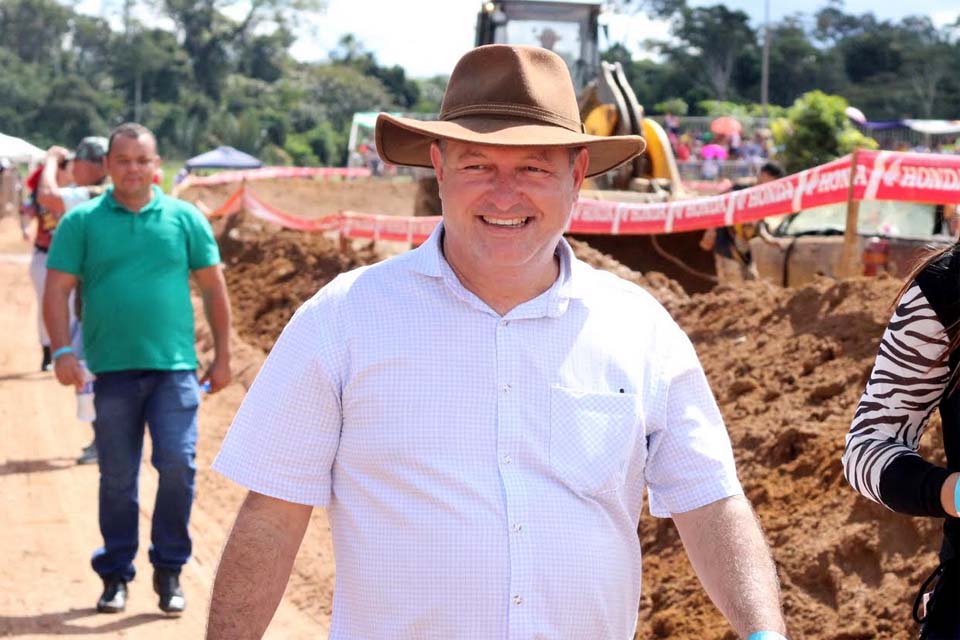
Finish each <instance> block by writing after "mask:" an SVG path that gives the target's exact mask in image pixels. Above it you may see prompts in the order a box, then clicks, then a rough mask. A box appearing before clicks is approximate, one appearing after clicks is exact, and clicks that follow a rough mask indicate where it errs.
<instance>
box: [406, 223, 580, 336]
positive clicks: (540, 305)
mask: <svg viewBox="0 0 960 640" xmlns="http://www.w3.org/2000/svg"><path fill="white" fill-rule="evenodd" d="M442 239H443V222H441V223H440V224H438V225H437V227H436V229H434V230H433V233H431V234H430V237H429V238H427V241H426V242H424V243H423V244H422V245H420V246H419V247H418V248H416V249H414V250H413V251H412V252H411V254H412V255H411V256H410V259H411V263H410V266H411V268H412V269H413V270H414V271H416V272H417V273H421V274H423V275H425V276H429V277H432V278H443V279H444V280H447V282H448V284H449V285H450V286H451V288H452V289H453V290H454V292H455V293H457V295H458V296H459V297H461V298H464V299H467V297H468V296H469V297H470V298H476V296H475V295H473V294H472V293H470V292H469V291H467V289H466V288H465V287H464V286H463V285H462V284H461V283H460V281H459V279H457V277H456V274H454V272H453V269H452V268H451V267H450V265H449V263H448V262H447V260H446V258H445V257H444V255H443V250H442V246H441V242H442ZM555 255H556V256H557V257H558V258H559V260H560V275H559V276H558V277H557V280H556V281H555V282H554V283H553V285H552V286H551V287H550V288H549V289H548V290H547V291H545V292H543V293H542V294H540V295H539V296H537V297H536V298H533V299H532V300H528V301H527V302H524V303H522V304H520V305H518V306H517V307H515V308H514V309H512V310H511V311H510V313H508V314H507V315H508V316H509V317H511V318H513V317H517V315H518V314H519V315H522V316H523V317H532V316H536V315H546V316H550V317H557V316H560V315H562V314H563V313H564V312H565V311H566V310H567V306H568V305H569V302H570V300H574V299H580V298H583V287H582V286H580V283H581V282H582V280H583V277H584V276H583V273H582V267H583V265H582V264H580V261H579V260H577V257H576V256H575V255H574V253H573V249H572V248H571V247H570V244H569V243H568V242H567V241H566V239H564V238H563V237H561V238H560V242H559V243H558V244H557V248H556V251H555ZM484 306H486V305H484Z"/></svg>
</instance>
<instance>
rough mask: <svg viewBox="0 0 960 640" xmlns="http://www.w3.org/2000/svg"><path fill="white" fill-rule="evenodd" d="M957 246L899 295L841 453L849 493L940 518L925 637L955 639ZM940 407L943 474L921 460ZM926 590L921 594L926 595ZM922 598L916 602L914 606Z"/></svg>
mask: <svg viewBox="0 0 960 640" xmlns="http://www.w3.org/2000/svg"><path fill="white" fill-rule="evenodd" d="M958 372H960V245H953V246H951V247H950V248H948V249H946V250H944V251H942V252H939V253H938V254H936V255H934V256H932V257H931V258H929V259H928V260H926V261H924V262H923V263H922V264H921V265H920V266H918V267H917V269H916V270H915V271H914V273H913V274H912V278H911V279H910V280H908V284H907V285H906V286H905V287H904V290H903V291H901V295H900V297H899V300H898V302H897V306H896V310H895V311H894V313H893V317H892V318H891V319H890V323H889V324H888V326H887V329H886V331H885V332H884V334H883V338H882V339H881V341H880V350H879V353H878V354H877V359H876V362H875V364H874V367H873V371H872V372H871V373H870V377H869V379H868V380H867V385H866V389H865V390H864V392H863V396H862V397H861V398H860V403H859V405H858V406H857V411H856V414H855V415H854V418H853V423H852V424H851V426H850V431H849V433H848V434H847V442H846V448H845V450H844V453H843V468H844V475H845V476H846V478H847V480H848V481H849V482H850V484H851V485H852V486H853V488H854V489H856V490H857V491H859V492H860V493H862V494H863V495H864V496H866V497H867V498H870V499H871V500H873V501H875V502H878V503H880V504H882V505H884V506H886V507H888V508H889V509H892V510H894V511H897V512H900V513H904V514H908V515H914V516H932V517H937V518H944V541H943V546H942V548H941V552H940V559H941V564H940V566H939V567H938V568H937V570H936V571H935V572H934V574H933V575H932V576H931V580H928V583H929V582H930V581H932V579H935V578H938V579H937V586H936V587H935V588H934V590H933V593H932V595H931V596H930V598H929V602H928V604H927V607H926V612H927V614H926V617H925V619H921V618H919V616H918V615H917V609H918V606H916V605H915V607H914V617H915V618H916V619H917V620H918V621H922V622H923V627H922V630H921V635H920V637H921V638H929V639H930V640H934V639H940V638H951V639H956V638H960V566H958V565H960V560H958V557H960V553H958V552H960V520H958V518H957V504H958V502H960V494H958V493H957V479H958V477H960V473H957V471H958V470H960V393H958V385H957V382H958ZM935 408H939V410H940V417H941V419H942V422H943V441H944V448H945V452H946V457H947V468H943V467H940V466H938V465H935V464H933V463H931V462H928V461H927V460H924V459H923V458H921V457H920V456H919V455H918V454H917V449H918V447H919V445H920V436H921V435H922V434H923V431H924V429H925V428H926V426H927V424H928V421H929V418H930V415H931V414H932V413H933V410H934V409H935ZM926 586H927V583H924V586H923V587H922V588H921V594H922V593H923V592H924V591H925V590H926ZM919 600H920V596H919V595H918V602H919Z"/></svg>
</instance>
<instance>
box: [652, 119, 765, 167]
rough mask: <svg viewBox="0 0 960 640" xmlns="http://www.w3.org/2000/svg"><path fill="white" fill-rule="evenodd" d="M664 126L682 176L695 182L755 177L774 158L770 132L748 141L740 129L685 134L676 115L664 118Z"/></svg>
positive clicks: (759, 131) (757, 133)
mask: <svg viewBox="0 0 960 640" xmlns="http://www.w3.org/2000/svg"><path fill="white" fill-rule="evenodd" d="M731 120H732V119H731ZM664 125H665V127H664V128H665V129H666V132H667V139H668V140H669V141H670V146H671V148H672V150H673V155H674V157H675V158H676V159H677V164H678V166H679V167H680V170H681V173H682V174H684V175H686V176H689V177H691V178H693V177H696V178H700V179H703V180H716V179H718V178H721V177H727V178H737V177H745V176H755V175H757V173H758V172H759V170H760V167H762V166H763V165H764V164H765V163H767V162H769V161H770V159H771V157H772V156H773V151H774V147H773V137H772V135H771V133H770V130H769V129H765V128H760V129H756V130H754V131H753V133H751V134H750V135H748V136H747V137H746V139H744V137H743V133H742V131H743V130H742V128H741V127H739V125H734V126H731V127H728V128H725V129H723V130H721V131H718V132H714V131H709V130H708V131H703V132H699V133H695V132H692V131H683V126H682V122H681V120H680V118H679V117H678V116H676V115H673V114H667V115H666V116H665V117H664Z"/></svg>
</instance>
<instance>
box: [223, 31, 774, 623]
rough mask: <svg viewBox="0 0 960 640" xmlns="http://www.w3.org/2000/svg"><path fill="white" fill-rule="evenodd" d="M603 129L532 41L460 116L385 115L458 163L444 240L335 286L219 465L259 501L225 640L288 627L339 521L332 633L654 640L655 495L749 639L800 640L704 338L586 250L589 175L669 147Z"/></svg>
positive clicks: (444, 167) (230, 577)
mask: <svg viewBox="0 0 960 640" xmlns="http://www.w3.org/2000/svg"><path fill="white" fill-rule="evenodd" d="M582 131H583V130H582V127H581V124H580V120H579V116H578V111H577V101H576V97H575V94H574V90H573V86H572V83H571V81H570V76H569V73H568V71H567V69H566V66H565V65H564V63H563V61H562V59H560V58H559V57H558V56H557V55H555V54H553V53H551V52H549V51H546V50H544V49H539V48H532V47H513V46H503V45H492V46H487V47H480V48H478V49H474V50H473V51H471V52H469V53H467V54H466V55H465V56H464V57H463V58H462V59H461V60H460V62H459V63H458V65H457V67H456V69H455V70H454V72H453V75H452V76H451V78H450V82H449V85H448V88H447V92H446V94H445V96H444V102H443V109H442V112H441V115H440V119H439V120H438V121H434V122H420V121H414V120H408V119H404V118H395V117H391V116H388V115H386V114H381V116H380V118H379V120H378V123H377V148H378V149H379V151H380V153H381V155H382V156H383V158H384V159H385V160H386V161H388V162H392V163H394V164H405V165H413V166H432V167H433V168H434V169H435V170H436V173H437V179H438V181H439V184H440V196H441V199H442V202H443V223H442V225H440V226H439V227H438V228H437V230H436V231H435V232H434V234H433V235H432V236H431V238H430V240H429V241H428V242H426V243H425V244H424V245H423V246H421V247H419V248H417V249H416V250H414V251H410V252H408V253H406V254H404V255H402V256H398V257H396V258H394V259H392V260H388V261H386V262H383V263H380V264H378V265H375V266H372V267H367V268H363V269H358V270H355V271H351V272H349V273H346V274H343V275H341V276H340V277H338V278H337V279H336V280H334V281H333V282H331V283H330V284H328V285H327V286H325V287H324V288H323V289H321V290H320V292H319V293H317V295H316V296H314V297H313V298H312V299H311V300H310V301H308V302H307V303H306V304H304V305H303V306H302V307H301V308H300V309H299V311H298V312H297V313H296V315H295V316H294V317H293V319H292V320H291V321H290V324H289V325H288V326H287V327H286V329H285V330H284V332H283V335H282V336H281V337H280V339H279V340H278V341H277V344H276V346H275V347H274V349H273V351H272V352H271V354H270V356H269V358H268V359H267V361H266V363H265V364H264V366H263V369H262V370H261V372H260V374H259V376H258V377H257V380H256V382H255V383H254V384H253V386H252V387H251V389H250V391H249V393H248V395H247V398H246V400H245V401H244V403H243V406H242V407H241V409H240V411H239V412H238V414H237V416H236V418H235V420H234V423H233V426H232V427H231V429H230V432H229V434H228V435H227V438H226V440H225V442H224V444H223V448H222V450H221V452H220V455H219V456H218V458H217V460H216V462H215V463H214V468H216V469H217V470H219V471H220V472H222V473H224V474H225V475H227V476H228V477H230V478H232V479H234V480H235V481H237V482H238V483H240V484H242V485H244V486H245V487H247V488H248V489H249V490H250V492H249V494H248V496H247V498H246V500H245V501H244V504H243V506H242V507H241V509H240V513H239V515H238V517H237V521H236V523H235V525H234V527H233V531H232V532H231V534H230V538H229V541H228V543H227V546H226V548H225V549H224V554H223V559H222V561H221V563H220V567H219V570H218V573H217V579H216V583H215V585H214V591H213V599H212V603H211V610H210V619H209V627H208V638H211V639H213V638H258V637H260V636H261V635H262V634H263V633H264V631H265V629H266V627H267V625H268V623H269V621H270V618H271V617H272V615H273V612H274V610H275V608H276V606H277V604H278V602H279V601H280V598H281V596H282V594H283V591H284V588H285V586H286V583H287V580H288V577H289V574H290V569H291V566H292V564H293V560H294V557H295V556H296V552H297V549H298V547H299V545H300V542H301V540H302V537H303V534H304V531H305V529H306V527H307V524H308V522H309V519H310V514H311V511H312V508H313V507H314V506H321V507H325V508H326V509H327V510H328V514H329V517H330V523H331V528H332V533H333V541H334V549H335V554H336V569H337V579H336V592H335V595H334V598H333V618H332V623H331V624H332V626H331V631H330V637H331V638H333V639H336V638H445V639H447V638H533V637H536V638H629V637H632V635H633V632H634V628H635V625H636V615H637V608H638V603H639V598H640V593H639V590H640V546H639V541H638V539H637V534H636V530H637V524H638V521H639V517H640V511H641V506H642V502H643V490H644V488H646V489H647V491H648V495H649V500H650V503H649V504H650V511H651V512H652V513H653V514H654V515H657V516H662V517H672V518H673V519H674V521H675V522H676V524H677V527H678V529H679V531H680V535H681V537H682V538H683V541H684V545H685V547H686V548H687V550H688V554H689V556H690V558H691V560H692V562H693V565H694V567H695V568H696V570H697V573H698V574H699V576H700V578H701V580H702V581H703V582H704V584H705V586H706V588H707V591H708V592H709V593H710V595H711V597H712V598H713V599H714V601H715V602H716V603H717V605H718V606H719V608H720V609H721V610H722V611H723V613H724V614H725V615H726V616H727V618H728V619H729V620H730V622H731V624H732V626H733V627H734V628H735V629H736V631H737V633H738V634H740V636H741V637H747V636H748V635H751V634H755V633H756V634H763V633H764V632H765V633H766V634H767V635H757V636H756V637H758V638H759V637H764V638H777V637H782V636H780V635H779V634H780V633H783V632H784V630H785V629H784V622H783V618H782V614H781V611H780V603H779V593H778V586H777V578H776V572H775V569H774V566H773V563H772V561H771V559H770V553H769V550H768V549H767V546H766V544H765V542H764V539H763V535H762V533H761V531H760V529H759V527H758V525H757V522H756V519H755V517H754V515H753V512H752V510H751V508H750V505H749V504H748V502H747V501H746V500H745V499H744V497H743V495H742V491H741V488H740V484H739V482H738V480H737V476H736V470H735V468H734V462H733V456H732V452H731V449H730V443H729V439H728V437H727V434H726V430H725V428H724V426H723V422H722V419H721V417H720V415H719V412H718V410H717V407H716V404H715V402H714V400H713V397H712V395H711V393H710V389H709V387H708V385H707V382H706V379H705V377H704V375H703V372H702V370H701V368H700V365H699V362H698V361H697V358H696V354H695V352H694V350H693V348H692V346H691V344H690V342H689V340H687V338H686V336H685V335H684V334H683V333H682V331H681V330H680V329H679V328H678V327H677V325H676V324H675V323H674V322H673V321H672V320H671V319H670V317H669V315H668V314H667V313H666V311H665V310H664V309H663V308H662V307H660V306H659V304H657V303H656V302H655V301H654V299H653V298H652V297H651V296H650V295H648V294H647V293H646V292H644V291H643V290H642V289H639V288H638V287H635V286H634V285H632V284H629V283H627V282H624V281H622V280H620V279H618V278H616V277H615V276H613V275H611V274H609V273H606V272H602V271H596V270H593V269H591V268H590V267H589V266H587V265H586V264H584V263H582V262H580V261H578V260H577V259H576V258H575V257H574V256H573V253H572V251H571V250H570V247H569V245H568V244H567V243H566V242H565V241H564V240H563V238H562V234H563V230H564V228H565V226H566V224H567V222H568V220H569V218H570V213H571V209H572V207H573V205H574V203H575V201H576V199H577V197H578V192H579V189H580V186H581V184H582V182H583V180H584V178H586V177H587V176H591V175H597V174H599V173H602V172H604V171H607V170H609V169H612V168H614V167H616V166H618V165H620V164H622V163H624V162H627V161H628V160H630V159H631V158H633V157H634V156H635V155H636V154H638V153H640V152H641V151H642V150H643V147H644V143H643V140H642V139H641V138H638V137H630V136H623V137H613V138H597V137H592V136H588V135H585V134H584V133H583V132H582Z"/></svg>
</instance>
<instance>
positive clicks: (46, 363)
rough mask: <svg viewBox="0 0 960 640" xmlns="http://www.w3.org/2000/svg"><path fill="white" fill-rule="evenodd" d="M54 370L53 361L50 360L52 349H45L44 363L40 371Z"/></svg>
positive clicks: (41, 364)
mask: <svg viewBox="0 0 960 640" xmlns="http://www.w3.org/2000/svg"><path fill="white" fill-rule="evenodd" d="M52 368H53V360H51V359H50V347H44V348H43V362H41V363H40V371H50V369H52Z"/></svg>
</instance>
